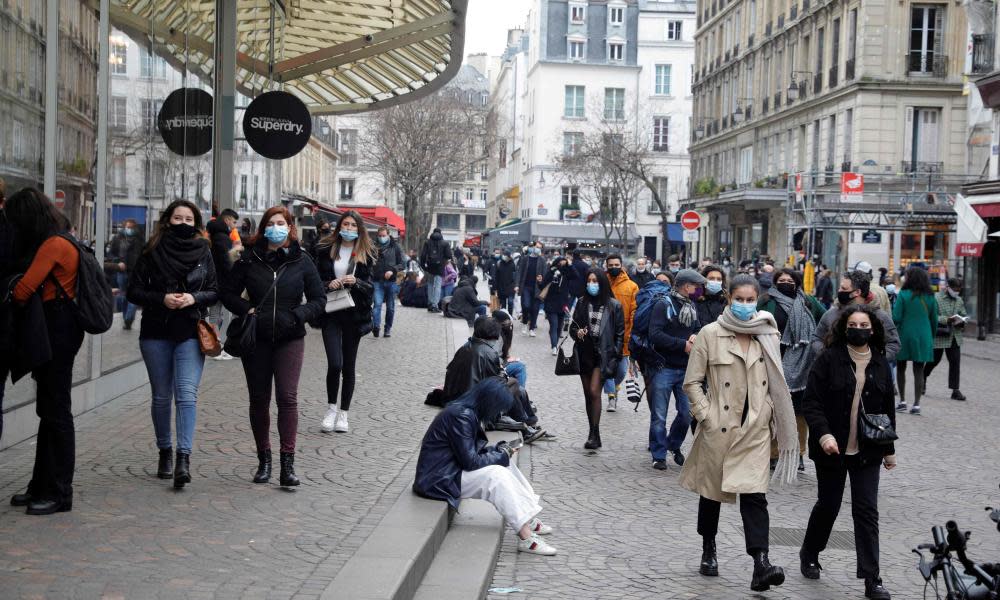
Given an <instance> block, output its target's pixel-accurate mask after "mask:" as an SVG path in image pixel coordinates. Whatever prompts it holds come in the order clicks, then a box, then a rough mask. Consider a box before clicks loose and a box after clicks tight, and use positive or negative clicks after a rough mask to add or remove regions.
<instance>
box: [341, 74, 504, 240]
mask: <svg viewBox="0 0 1000 600" xmlns="http://www.w3.org/2000/svg"><path fill="white" fill-rule="evenodd" d="M369 118H370V120H369V122H368V126H367V127H366V128H365V130H364V133H363V134H362V135H361V137H360V139H359V152H360V154H361V156H362V158H363V160H364V161H365V162H366V163H367V164H368V165H369V166H370V167H372V168H373V169H375V170H377V171H380V172H381V173H382V174H383V176H384V177H385V180H386V186H387V187H390V188H394V189H395V190H397V191H398V192H399V194H400V196H401V197H402V199H403V213H404V219H405V221H406V231H407V236H406V239H407V246H408V247H409V248H416V247H417V246H418V245H419V244H421V243H422V242H423V240H424V239H425V238H426V237H427V234H428V232H429V231H430V228H431V214H432V212H433V208H434V201H433V198H434V197H435V196H436V195H437V194H436V192H438V191H439V190H443V189H444V188H445V187H447V186H448V185H449V183H452V182H455V181H465V180H466V179H467V177H466V174H467V173H468V172H469V168H470V166H472V165H477V164H481V163H483V162H484V161H486V159H487V158H488V155H489V152H490V148H491V147H492V140H493V138H494V137H495V133H494V132H495V130H496V128H495V126H494V122H495V117H494V116H493V114H492V113H490V112H487V111H486V110H485V109H484V108H483V107H481V106H476V105H475V104H474V103H473V102H470V101H468V100H466V99H465V98H464V96H463V95H462V94H459V93H455V92H454V91H452V90H449V89H447V88H446V89H445V90H443V91H441V92H439V93H437V94H434V95H432V96H428V97H426V98H422V99H420V100H416V101H414V102H409V103H406V104H402V105H398V106H393V107H391V108H387V109H385V110H379V111H374V112H372V113H371V114H370V117H369ZM470 140H475V143H473V142H470ZM479 142H481V143H479Z"/></svg>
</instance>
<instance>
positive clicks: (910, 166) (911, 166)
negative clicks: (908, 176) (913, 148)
mask: <svg viewBox="0 0 1000 600" xmlns="http://www.w3.org/2000/svg"><path fill="white" fill-rule="evenodd" d="M941 171H944V163H943V162H926V161H917V162H910V161H908V160H904V161H903V172H904V173H940V172H941Z"/></svg>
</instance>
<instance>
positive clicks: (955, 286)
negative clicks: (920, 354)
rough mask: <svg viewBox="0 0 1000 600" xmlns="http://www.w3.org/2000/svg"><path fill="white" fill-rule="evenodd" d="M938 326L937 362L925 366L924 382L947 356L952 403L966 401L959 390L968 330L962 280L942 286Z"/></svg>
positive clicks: (939, 298)
mask: <svg viewBox="0 0 1000 600" xmlns="http://www.w3.org/2000/svg"><path fill="white" fill-rule="evenodd" d="M937 304H938V326H937V330H936V331H935V336H934V360H932V361H931V362H929V363H927V365H926V366H925V367H924V381H925V382H926V381H927V378H928V377H930V375H931V371H933V370H934V367H936V366H938V364H939V363H940V362H941V358H942V357H943V356H944V355H946V354H947V355H948V389H950V390H951V399H952V400H965V394H963V393H962V391H961V390H960V389H959V380H960V379H961V371H960V367H961V362H960V361H961V360H962V337H964V336H963V335H962V331H963V330H964V329H965V319H964V318H963V317H965V316H966V312H965V302H964V301H963V300H962V280H961V279H958V278H957V277H949V278H948V285H947V286H942V287H941V291H939V292H938V294H937Z"/></svg>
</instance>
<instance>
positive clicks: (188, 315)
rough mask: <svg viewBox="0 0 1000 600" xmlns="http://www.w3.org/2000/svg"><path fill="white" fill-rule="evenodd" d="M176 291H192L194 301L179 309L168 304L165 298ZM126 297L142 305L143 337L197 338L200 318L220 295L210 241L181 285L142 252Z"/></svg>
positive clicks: (140, 328) (141, 329) (140, 325)
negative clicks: (170, 307)
mask: <svg viewBox="0 0 1000 600" xmlns="http://www.w3.org/2000/svg"><path fill="white" fill-rule="evenodd" d="M175 292H186V293H189V294H191V296H192V297H194V304H193V305H191V306H188V307H187V308H181V309H178V310H173V309H169V308H167V307H166V306H164V305H163V297H164V296H165V295H167V294H169V293H175ZM125 297H126V298H127V299H128V301H129V302H131V303H132V304H135V305H137V306H141V307H142V320H141V321H140V324H139V339H161V340H162V339H169V340H174V341H182V340H186V339H190V338H192V337H195V336H196V335H197V324H198V319H200V318H202V316H204V312H205V309H207V308H208V307H209V306H212V305H213V304H215V303H216V302H217V301H218V297H219V290H218V284H217V280H216V273H215V264H214V263H213V261H212V253H211V250H209V247H208V244H205V253H204V255H203V256H202V258H201V260H199V261H198V264H197V265H195V267H194V268H193V269H191V271H189V272H188V274H187V276H186V277H185V279H184V282H183V283H182V284H181V285H178V284H177V283H176V282H174V281H168V280H167V278H166V277H165V276H164V274H163V273H161V272H160V271H159V270H158V269H157V268H156V264H155V263H154V262H153V258H152V257H151V256H150V254H149V253H148V252H144V253H142V255H141V256H140V257H139V260H138V261H136V263H135V269H133V271H132V274H131V276H130V277H129V280H128V290H127V292H126V294H125Z"/></svg>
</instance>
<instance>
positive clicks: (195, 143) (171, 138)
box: [156, 88, 214, 156]
mask: <svg viewBox="0 0 1000 600" xmlns="http://www.w3.org/2000/svg"><path fill="white" fill-rule="evenodd" d="M213 123H214V119H213V117H212V95H211V94H209V93H208V92H206V91H205V90H199V89H197V88H179V89H176V90H174V91H172V92H170V95H169V96H167V99H166V100H164V101H163V106H162V107H161V108H160V113H159V114H158V115H156V128H157V129H159V130H160V136H161V137H163V141H164V142H165V143H166V144H167V148H170V151H171V152H173V153H174V154H180V155H181V156H200V155H202V154H204V153H206V152H208V151H209V150H211V149H212V125H213Z"/></svg>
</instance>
